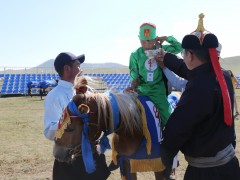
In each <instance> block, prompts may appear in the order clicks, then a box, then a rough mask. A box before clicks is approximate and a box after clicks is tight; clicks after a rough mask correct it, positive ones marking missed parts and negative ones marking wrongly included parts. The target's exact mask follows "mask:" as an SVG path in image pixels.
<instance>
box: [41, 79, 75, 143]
mask: <svg viewBox="0 0 240 180" xmlns="http://www.w3.org/2000/svg"><path fill="white" fill-rule="evenodd" d="M72 87H73V84H72V83H70V82H67V81H64V80H59V82H58V85H57V86H56V87H55V88H53V90H51V91H50V92H49V93H48V95H47V96H46V98H45V101H44V135H45V137H46V138H47V139H49V140H52V141H53V140H54V137H55V131H56V130H57V128H58V121H59V119H60V118H61V116H62V113H63V111H64V109H65V108H66V107H67V105H68V103H69V101H70V100H71V99H72V97H73V96H74V95H75V92H74V91H73V89H72Z"/></svg>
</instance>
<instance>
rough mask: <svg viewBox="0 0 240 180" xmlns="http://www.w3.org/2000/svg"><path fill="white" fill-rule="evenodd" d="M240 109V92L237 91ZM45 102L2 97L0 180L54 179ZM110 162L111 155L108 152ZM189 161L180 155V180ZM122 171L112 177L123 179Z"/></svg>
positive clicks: (238, 126)
mask: <svg viewBox="0 0 240 180" xmlns="http://www.w3.org/2000/svg"><path fill="white" fill-rule="evenodd" d="M236 94H237V101H238V105H239V106H240V89H238V90H237V92H236ZM43 111H44V108H43V101H41V100H40V97H38V96H35V97H32V98H31V97H8V98H0V114H1V117H0V180H5V179H6V180H9V179H20V180H28V179H29V180H30V179H31V180H32V179H51V173H52V164H53V156H52V145H53V142H50V141H48V140H46V139H45V137H44V135H43ZM235 123H236V133H237V148H236V153H237V157H238V158H239V159H240V151H239V150H240V117H239V120H236V121H235ZM106 155H107V161H108V163H109V162H110V160H111V152H110V151H108V152H107V153H106ZM185 168H186V162H185V160H184V158H183V156H182V154H181V153H180V166H179V167H178V168H177V179H178V180H181V179H183V174H184V171H185ZM118 171H119V170H116V171H114V172H113V173H112V174H111V176H110V177H109V178H108V179H110V180H118V179H121V178H120V175H119V172H118ZM138 178H139V179H140V180H145V179H154V177H153V174H152V173H142V174H138Z"/></svg>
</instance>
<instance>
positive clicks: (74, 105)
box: [54, 92, 164, 179]
mask: <svg viewBox="0 0 240 180" xmlns="http://www.w3.org/2000/svg"><path fill="white" fill-rule="evenodd" d="M143 99H144V98H143ZM149 103H150V101H149V100H147V104H149ZM150 106H151V107H152V110H153V112H154V113H155V120H154V123H155V124H156V125H157V126H158V128H159V127H160V122H157V121H159V113H158V111H157V109H156V108H155V106H154V105H151V104H150ZM145 111H146V109H144V108H143V106H142V104H141V102H140V101H139V100H138V98H137V97H136V96H135V95H133V94H132V93H114V92H110V93H109V94H105V93H95V94H77V95H75V96H74V97H73V99H72V101H71V102H70V103H69V104H68V106H67V108H66V109H65V111H64V118H63V121H62V122H61V123H60V125H59V129H58V131H57V132H56V140H55V144H56V146H55V149H54V156H55V158H56V159H58V160H60V161H67V162H72V161H74V159H75V158H76V157H77V156H82V157H83V160H84V164H85V169H86V171H87V172H88V173H91V172H94V170H95V164H94V161H93V158H92V154H93V153H95V149H94V144H95V143H96V141H97V140H98V139H99V138H100V136H101V134H102V132H104V133H105V134H109V133H112V132H114V136H113V143H112V148H113V160H115V161H116V159H117V158H116V157H119V158H118V160H119V161H121V159H123V160H125V161H122V163H120V165H121V164H123V166H122V167H123V168H122V169H123V176H124V177H126V178H127V179H130V178H131V179H136V174H135V173H136V172H139V169H140V171H154V173H155V177H156V179H163V177H162V173H161V172H162V171H163V170H164V166H163V164H162V162H161V158H160V149H159V148H160V139H161V137H159V136H160V131H159V130H158V131H155V134H154V133H153V135H152V134H151V132H150V131H149V130H148V128H147V127H148V125H149V124H148V120H147V121H146V118H143V116H145V115H146V114H144V113H145ZM143 119H145V121H144V120H143ZM153 129H154V128H153ZM159 129H160V128H159ZM153 139H155V142H153ZM64 147H68V148H64ZM140 147H143V149H144V150H139V148H140ZM135 153H137V154H138V155H139V154H140V155H141V154H142V153H145V155H143V160H142V159H139V158H138V157H137V156H138V155H135ZM152 153H156V155H153V154H152ZM117 155H118V156H117ZM148 160H149V161H148ZM152 165H153V166H152ZM151 166H152V167H151ZM130 173H131V175H129V174H130Z"/></svg>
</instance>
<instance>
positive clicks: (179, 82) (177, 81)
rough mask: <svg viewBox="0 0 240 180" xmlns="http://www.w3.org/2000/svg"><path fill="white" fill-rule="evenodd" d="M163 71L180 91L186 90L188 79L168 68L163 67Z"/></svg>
mask: <svg viewBox="0 0 240 180" xmlns="http://www.w3.org/2000/svg"><path fill="white" fill-rule="evenodd" d="M163 73H164V74H165V76H166V77H167V79H168V81H169V82H170V84H171V85H172V87H173V88H174V89H175V90H177V91H180V92H183V91H184V90H185V87H186V84H187V82H188V81H187V80H186V79H184V78H181V77H179V76H178V75H176V74H175V73H174V72H172V71H170V70H169V69H168V68H166V67H165V68H163Z"/></svg>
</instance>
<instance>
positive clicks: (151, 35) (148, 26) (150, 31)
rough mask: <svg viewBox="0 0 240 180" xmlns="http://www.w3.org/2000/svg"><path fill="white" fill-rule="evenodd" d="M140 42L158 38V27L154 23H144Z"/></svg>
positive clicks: (140, 31) (140, 33)
mask: <svg viewBox="0 0 240 180" xmlns="http://www.w3.org/2000/svg"><path fill="white" fill-rule="evenodd" d="M138 37H139V39H140V40H143V41H146V40H153V39H155V38H156V26H155V24H152V23H143V24H142V25H141V26H140V30H139V35H138Z"/></svg>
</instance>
